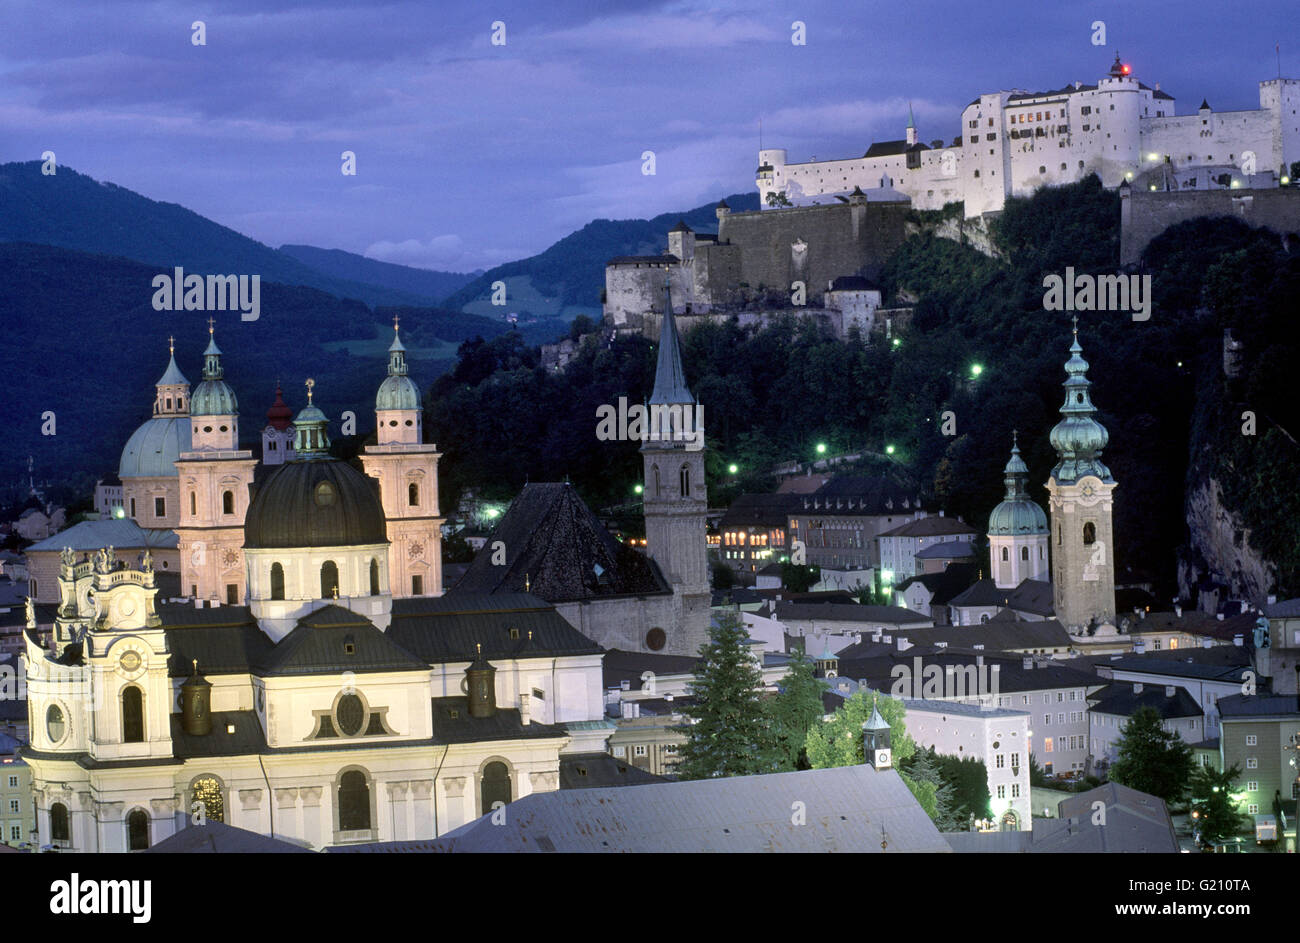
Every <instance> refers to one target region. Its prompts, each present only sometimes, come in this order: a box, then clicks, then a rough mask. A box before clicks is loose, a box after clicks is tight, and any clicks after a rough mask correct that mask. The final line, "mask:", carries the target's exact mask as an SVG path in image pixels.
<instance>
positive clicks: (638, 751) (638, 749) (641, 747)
mask: <svg viewBox="0 0 1300 943" xmlns="http://www.w3.org/2000/svg"><path fill="white" fill-rule="evenodd" d="M632 755H633V756H645V744H644V743H638V744H637V745H636V746H634V747H633V748H632Z"/></svg>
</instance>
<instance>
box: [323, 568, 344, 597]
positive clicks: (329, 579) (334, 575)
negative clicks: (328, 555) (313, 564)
mask: <svg viewBox="0 0 1300 943" xmlns="http://www.w3.org/2000/svg"><path fill="white" fill-rule="evenodd" d="M338 588H339V568H338V565H337V564H336V563H335V562H334V561H333V560H326V561H325V562H324V563H322V564H321V568H320V598H321V599H330V598H331V597H333V595H334V594H335V593H336V592H338Z"/></svg>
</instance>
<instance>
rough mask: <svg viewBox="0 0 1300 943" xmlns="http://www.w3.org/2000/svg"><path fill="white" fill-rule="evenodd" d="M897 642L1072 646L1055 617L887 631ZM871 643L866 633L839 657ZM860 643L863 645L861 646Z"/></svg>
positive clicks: (995, 647) (991, 647)
mask: <svg viewBox="0 0 1300 943" xmlns="http://www.w3.org/2000/svg"><path fill="white" fill-rule="evenodd" d="M887 634H888V635H890V637H891V638H893V639H894V644H895V645H897V642H898V639H900V638H904V639H907V641H909V642H911V643H912V645H914V646H918V647H919V646H931V645H937V644H942V645H944V646H945V647H949V648H960V649H964V650H975V649H976V647H977V646H982V647H983V649H984V650H987V651H991V652H999V651H1001V652H1021V651H1040V650H1045V649H1065V650H1068V649H1069V648H1070V635H1069V633H1068V632H1066V631H1065V628H1064V627H1063V626H1062V625H1061V623H1059V622H1057V621H1056V620H1055V619H1045V620H1042V621H1035V622H1028V621H1015V622H1012V621H999V622H987V623H983V624H981V625H939V626H934V627H933V628H910V627H899V628H896V629H891V630H889V632H888V633H887ZM870 642H871V639H870V637H869V636H866V635H864V636H863V639H862V641H861V642H859V643H858V645H852V646H850V647H849V648H847V649H843V650H841V651H840V658H841V659H844V658H852V657H854V655H855V653H856V652H858V651H863V652H866V651H867V648H866V646H867V645H868V643H870ZM859 646H862V648H861V649H859Z"/></svg>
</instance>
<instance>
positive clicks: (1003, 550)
mask: <svg viewBox="0 0 1300 943" xmlns="http://www.w3.org/2000/svg"><path fill="white" fill-rule="evenodd" d="M1002 559H1003V561H1004V562H1005V561H1006V560H1009V559H1011V557H1010V555H1009V554H1008V553H1007V548H1006V547H1003V548H1002Z"/></svg>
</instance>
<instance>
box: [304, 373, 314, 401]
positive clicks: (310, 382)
mask: <svg viewBox="0 0 1300 943" xmlns="http://www.w3.org/2000/svg"><path fill="white" fill-rule="evenodd" d="M315 385H316V381H315V380H313V379H312V378H311V377H308V378H307V383H306V386H307V405H308V406H310V405H311V388H312V387H313V386H315Z"/></svg>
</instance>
